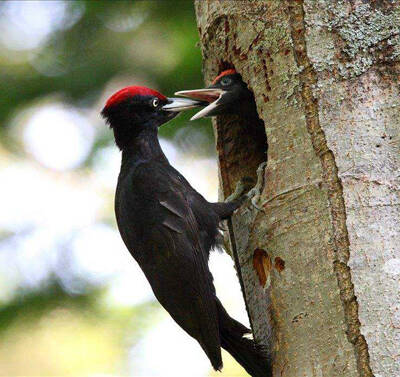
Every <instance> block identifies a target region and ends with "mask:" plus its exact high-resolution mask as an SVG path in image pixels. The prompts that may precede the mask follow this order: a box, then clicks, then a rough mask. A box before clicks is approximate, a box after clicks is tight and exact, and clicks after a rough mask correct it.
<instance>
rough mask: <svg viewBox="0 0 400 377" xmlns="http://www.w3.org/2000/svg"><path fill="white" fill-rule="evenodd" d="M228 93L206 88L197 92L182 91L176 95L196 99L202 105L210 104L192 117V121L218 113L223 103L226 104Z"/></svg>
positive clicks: (196, 90)
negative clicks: (225, 99)
mask: <svg viewBox="0 0 400 377" xmlns="http://www.w3.org/2000/svg"><path fill="white" fill-rule="evenodd" d="M226 93H228V92H227V91H225V90H222V89H219V88H206V89H195V90H182V91H180V92H176V93H175V95H177V96H183V97H190V98H196V99H198V100H200V101H202V104H204V102H206V104H208V106H206V107H205V108H204V109H203V110H201V111H199V112H198V113H197V114H195V115H194V116H192V118H191V119H190V120H196V119H200V118H204V117H206V116H212V115H214V114H215V113H218V110H219V107H220V106H221V105H222V102H224V101H223V99H224V95H226Z"/></svg>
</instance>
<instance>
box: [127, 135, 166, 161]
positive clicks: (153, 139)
mask: <svg viewBox="0 0 400 377" xmlns="http://www.w3.org/2000/svg"><path fill="white" fill-rule="evenodd" d="M157 131H158V130H157V127H148V128H145V129H143V130H142V131H140V132H139V133H138V134H137V135H136V136H135V137H134V138H133V139H132V141H131V142H130V143H129V144H128V145H126V146H124V148H123V149H122V166H124V165H127V164H128V165H130V164H131V163H132V161H136V162H139V161H151V160H154V161H158V162H161V163H168V160H167V157H165V154H164V152H163V151H162V149H161V146H160V142H159V141H158V132H157Z"/></svg>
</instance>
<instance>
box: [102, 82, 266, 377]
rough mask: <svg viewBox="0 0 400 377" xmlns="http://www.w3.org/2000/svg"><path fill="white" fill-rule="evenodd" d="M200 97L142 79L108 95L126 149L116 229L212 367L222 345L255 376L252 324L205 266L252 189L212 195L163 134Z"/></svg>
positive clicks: (259, 358) (260, 366) (258, 358)
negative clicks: (221, 294)
mask: <svg viewBox="0 0 400 377" xmlns="http://www.w3.org/2000/svg"><path fill="white" fill-rule="evenodd" d="M201 105H203V102H199V101H194V100H190V99H184V98H183V99H177V98H167V97H165V96H163V95H162V94H160V93H158V92H156V91H154V90H151V89H148V88H144V87H138V86H131V87H127V88H124V89H122V90H120V91H118V92H117V93H115V94H114V95H113V96H111V97H110V99H109V100H108V101H107V103H106V105H105V107H104V108H103V110H102V112H101V114H102V116H103V117H104V118H105V119H106V121H107V123H108V124H109V125H110V127H111V128H112V130H113V132H114V136H115V142H116V144H117V146H118V147H119V148H120V149H121V150H122V163H121V170H120V174H119V177H118V184H117V190H116V196H115V214H116V218H117V224H118V229H119V232H120V234H121V237H122V239H123V241H124V243H125V245H126V247H127V248H128V250H129V251H130V253H131V254H132V256H133V257H134V259H135V260H136V261H137V263H138V264H139V266H140V267H141V269H142V270H143V272H144V274H145V275H146V278H147V280H148V281H149V283H150V285H151V287H152V289H153V292H154V294H155V296H156V298H157V300H158V301H159V302H160V304H161V305H162V306H163V307H164V308H165V309H166V310H167V311H168V313H169V314H170V315H171V317H172V318H173V319H174V320H175V321H176V322H177V323H178V325H179V326H181V327H182V328H183V329H184V330H185V331H186V332H187V333H188V334H189V335H191V336H192V337H193V338H195V339H196V340H197V341H198V342H199V344H200V346H201V347H202V348H203V350H204V352H205V353H206V355H207V356H208V358H209V359H210V362H211V364H212V366H213V367H214V369H215V370H220V369H221V368H222V358H221V347H223V348H224V349H226V350H227V351H228V352H229V353H230V354H231V355H232V356H233V357H234V358H235V359H236V360H237V361H238V362H239V363H240V364H241V365H242V366H243V367H244V368H245V369H246V371H247V372H248V373H249V374H250V375H251V376H256V377H261V376H269V375H270V366H269V365H268V363H267V361H266V359H265V358H264V357H263V355H262V354H261V352H259V350H258V349H257V347H256V346H255V344H254V342H253V340H251V339H249V338H247V337H244V335H245V334H249V333H250V330H249V329H247V328H246V327H245V326H243V325H242V324H241V323H239V322H237V321H236V320H234V319H233V318H231V317H230V316H229V315H228V313H227V312H226V311H225V309H224V307H223V306H222V304H221V302H220V301H219V300H218V298H217V296H216V293H215V288H214V284H213V277H212V275H211V273H210V270H209V268H208V257H209V253H210V250H211V248H212V247H213V246H215V244H216V238H217V235H218V233H219V231H218V226H219V223H220V221H222V220H224V219H227V218H228V217H229V216H231V215H232V213H233V212H234V211H235V210H236V209H237V208H239V207H240V205H241V204H242V203H243V202H244V201H245V200H246V198H247V197H248V196H247V195H242V196H241V197H240V198H239V199H237V200H232V201H230V202H225V203H209V202H208V201H207V200H205V199H204V198H203V197H202V196H201V195H200V194H199V193H198V192H197V191H196V190H194V189H193V188H192V187H191V186H190V184H189V183H188V182H187V181H186V179H185V178H184V177H183V176H182V175H181V174H180V173H179V172H178V171H177V170H175V169H174V168H173V167H172V166H171V165H170V164H169V162H168V160H167V158H166V157H165V155H164V153H163V151H162V149H161V147H160V144H159V141H158V136H157V131H158V127H159V126H161V125H162V124H164V123H166V122H168V121H169V120H171V119H172V118H174V117H175V116H176V115H177V114H179V112H180V111H182V110H186V109H189V108H192V107H197V106H201ZM188 373H190V371H188Z"/></svg>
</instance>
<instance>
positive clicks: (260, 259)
mask: <svg viewBox="0 0 400 377" xmlns="http://www.w3.org/2000/svg"><path fill="white" fill-rule="evenodd" d="M253 268H254V270H255V271H256V274H257V276H258V280H259V282H260V285H261V286H262V287H265V284H266V283H267V279H268V276H269V273H270V271H271V269H272V261H271V257H270V256H269V255H268V253H267V252H266V251H265V250H263V249H255V250H254V254H253Z"/></svg>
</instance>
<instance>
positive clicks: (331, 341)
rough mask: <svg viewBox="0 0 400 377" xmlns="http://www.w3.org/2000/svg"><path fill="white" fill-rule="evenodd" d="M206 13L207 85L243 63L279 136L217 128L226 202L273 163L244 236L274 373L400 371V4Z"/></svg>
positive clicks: (248, 286)
mask: <svg viewBox="0 0 400 377" xmlns="http://www.w3.org/2000/svg"><path fill="white" fill-rule="evenodd" d="M195 8H196V14H197V20H198V27H199V33H200V42H201V48H202V53H203V58H204V74H205V78H206V83H207V84H208V83H209V82H210V81H211V79H212V78H214V77H215V76H216V75H217V74H218V73H219V71H221V70H222V69H224V68H227V67H235V68H236V70H237V71H238V72H239V73H240V74H241V75H242V77H243V80H244V81H245V82H246V83H247V84H248V86H249V88H250V89H251V90H252V91H253V92H254V94H255V98H256V104H257V111H258V114H259V116H260V118H261V119H262V121H263V122H264V126H265V131H266V135H267V141H268V152H267V153H266V143H265V141H262V142H260V141H259V140H255V139H254V137H252V135H250V134H249V133H248V132H244V131H243V129H247V128H246V127H243V125H244V124H246V122H247V123H248V122H253V120H251V119H250V120H249V119H241V118H239V117H235V116H225V117H218V118H217V119H216V120H214V129H215V135H216V140H217V141H216V143H217V152H218V158H219V168H220V177H221V192H222V195H223V196H225V197H226V196H227V195H228V194H229V193H231V192H232V191H233V188H234V187H235V183H236V182H237V181H238V180H239V179H240V177H242V176H244V175H255V171H256V168H257V166H258V164H259V163H260V162H262V161H263V160H268V163H267V167H266V171H265V186H264V189H263V192H262V197H261V201H262V202H264V204H263V208H264V211H260V212H257V211H249V210H246V209H244V210H242V211H241V212H240V213H238V214H236V215H235V217H234V219H233V233H234V237H235V243H236V247H237V251H238V254H239V260H240V274H241V277H242V280H243V286H244V296H245V299H246V304H247V309H248V314H249V317H250V319H251V324H252V327H253V331H254V335H255V338H256V339H257V341H258V342H259V343H261V344H267V343H268V342H269V336H270V332H271V328H272V329H273V334H274V336H273V343H274V347H273V353H272V355H273V364H274V376H324V377H333V376H340V377H343V376H346V377H348V376H373V375H375V376H377V377H378V376H380V377H383V376H388V377H389V376H391V377H395V376H400V289H399V288H400V285H399V283H400V206H399V204H400V153H399V152H400V135H399V133H400V107H399V106H400V29H399V25H400V3H399V1H395V0H391V1H390V0H387V1H384V0H382V1H378V0H375V1H373V0H371V1H365V0H351V1H350V0H348V1H344V0H341V1H340V0H286V1H279V0H264V1H251V0H247V1H229V0H209V1H207V0H196V1H195ZM231 236H232V235H231Z"/></svg>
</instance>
